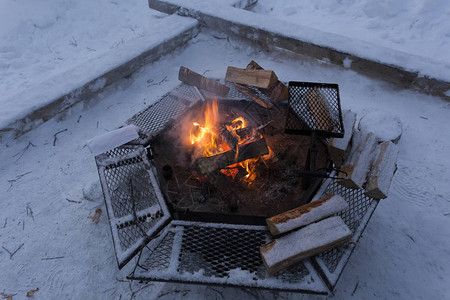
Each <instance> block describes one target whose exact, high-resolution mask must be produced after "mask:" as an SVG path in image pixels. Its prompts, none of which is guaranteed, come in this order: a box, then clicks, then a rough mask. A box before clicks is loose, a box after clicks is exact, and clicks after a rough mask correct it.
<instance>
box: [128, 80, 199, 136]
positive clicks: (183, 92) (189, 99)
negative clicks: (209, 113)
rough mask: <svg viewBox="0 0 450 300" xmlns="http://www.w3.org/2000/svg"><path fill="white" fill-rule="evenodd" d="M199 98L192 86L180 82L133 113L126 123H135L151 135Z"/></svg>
mask: <svg viewBox="0 0 450 300" xmlns="http://www.w3.org/2000/svg"><path fill="white" fill-rule="evenodd" d="M199 100H201V98H200V96H199V95H198V93H197V92H196V91H195V89H194V88H193V87H192V86H189V85H185V84H181V85H179V86H177V87H176V88H174V89H173V90H172V91H170V92H169V93H167V94H165V95H164V96H163V97H162V98H161V99H160V100H159V101H157V102H156V103H154V104H152V105H151V106H149V107H148V108H146V109H145V110H143V111H142V112H139V113H138V114H136V115H134V116H133V117H132V118H131V119H130V120H128V123H129V124H133V125H136V126H137V127H139V128H140V129H141V130H142V131H144V132H145V133H146V134H147V135H149V136H151V135H153V134H155V133H157V132H158V130H160V129H161V128H163V127H164V125H166V123H167V122H168V121H169V120H170V119H172V118H174V117H176V116H177V115H179V114H180V113H182V112H183V111H185V110H186V109H188V108H189V107H190V105H191V104H192V103H195V102H197V101H199Z"/></svg>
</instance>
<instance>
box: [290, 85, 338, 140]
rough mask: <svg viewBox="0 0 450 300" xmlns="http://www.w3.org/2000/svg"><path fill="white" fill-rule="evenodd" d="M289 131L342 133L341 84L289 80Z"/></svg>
mask: <svg viewBox="0 0 450 300" xmlns="http://www.w3.org/2000/svg"><path fill="white" fill-rule="evenodd" d="M285 130H286V133H291V134H304V135H309V134H311V132H312V131H314V132H315V133H316V135H317V136H322V137H343V136H344V126H343V124H342V112H341V104H340V98H339V86H338V85H337V84H330V83H314V82H297V81H290V82H289V110H288V115H287V118H286V129H285Z"/></svg>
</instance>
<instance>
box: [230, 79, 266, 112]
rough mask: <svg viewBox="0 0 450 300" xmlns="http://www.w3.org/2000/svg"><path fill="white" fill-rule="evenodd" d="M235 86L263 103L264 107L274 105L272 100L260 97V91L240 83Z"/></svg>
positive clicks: (259, 102) (260, 103)
mask: <svg viewBox="0 0 450 300" xmlns="http://www.w3.org/2000/svg"><path fill="white" fill-rule="evenodd" d="M234 86H235V87H236V89H237V90H238V91H239V92H241V93H242V94H244V95H246V96H247V97H249V98H250V99H252V100H253V101H255V102H256V103H258V104H259V105H261V106H262V107H265V108H271V107H272V106H273V104H272V103H271V102H270V101H267V100H264V99H263V98H261V97H259V95H258V93H257V92H256V91H254V90H252V89H251V88H249V87H247V86H245V85H243V84H239V83H235V84H234Z"/></svg>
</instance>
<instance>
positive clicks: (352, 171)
mask: <svg viewBox="0 0 450 300" xmlns="http://www.w3.org/2000/svg"><path fill="white" fill-rule="evenodd" d="M352 144H353V145H352V150H351V153H350V157H349V159H348V161H347V162H345V164H344V165H343V166H342V167H341V169H340V170H341V171H343V172H346V173H347V176H345V175H344V174H343V173H339V178H340V179H339V180H338V181H337V182H338V183H339V184H340V185H342V186H344V187H347V188H350V189H361V188H362V187H363V186H364V184H365V183H366V179H367V174H368V173H369V170H370V166H371V164H372V161H373V159H374V156H375V149H376V146H377V140H376V138H375V136H374V135H373V133H371V132H360V131H356V132H355V134H354V135H353V138H352Z"/></svg>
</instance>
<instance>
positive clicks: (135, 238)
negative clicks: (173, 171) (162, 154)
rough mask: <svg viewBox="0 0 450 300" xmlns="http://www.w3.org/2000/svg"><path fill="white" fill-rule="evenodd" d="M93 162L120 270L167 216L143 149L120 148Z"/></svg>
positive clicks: (102, 155)
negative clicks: (99, 182)
mask: <svg viewBox="0 0 450 300" xmlns="http://www.w3.org/2000/svg"><path fill="white" fill-rule="evenodd" d="M120 156H122V157H120ZM96 159H97V164H98V166H99V175H100V180H101V184H102V189H103V194H104V198H105V204H106V207H107V211H108V217H109V221H110V226H111V231H112V234H113V239H114V243H115V249H116V254H117V260H118V263H119V267H122V266H123V265H124V264H125V263H126V262H127V261H128V260H129V259H131V258H132V256H133V255H134V253H135V252H136V251H138V250H139V249H140V248H142V247H143V246H144V245H145V243H146V242H145V241H146V239H147V238H148V237H150V236H151V235H152V234H154V233H155V232H156V231H157V230H158V228H159V227H160V226H162V225H163V224H162V223H164V220H167V219H168V218H169V217H170V216H169V213H168V211H167V208H166V207H165V203H164V200H163V199H162V195H161V192H160V191H159V188H158V186H157V185H156V179H155V177H154V175H153V173H152V171H151V170H150V165H149V163H148V161H147V158H146V156H145V150H144V148H143V147H142V146H125V147H123V148H122V147H119V148H116V149H114V150H111V151H108V152H107V153H105V154H101V155H99V156H98V157H96ZM125 253H126V254H125Z"/></svg>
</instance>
